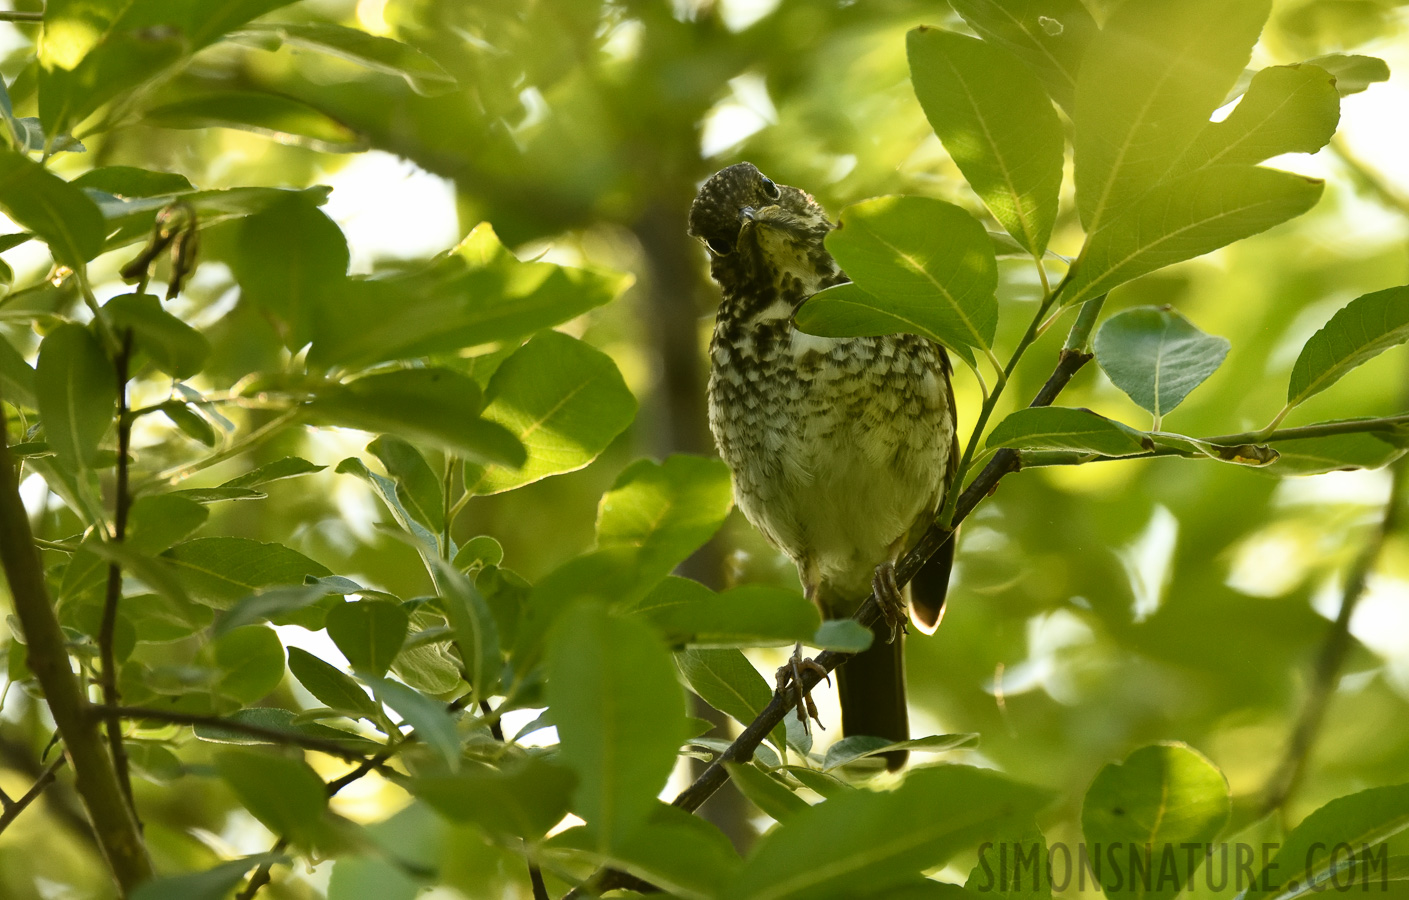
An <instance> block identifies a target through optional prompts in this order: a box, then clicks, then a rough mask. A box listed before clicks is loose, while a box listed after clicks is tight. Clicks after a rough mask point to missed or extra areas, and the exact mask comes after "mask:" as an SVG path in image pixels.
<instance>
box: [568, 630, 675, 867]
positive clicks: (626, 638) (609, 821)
mask: <svg viewBox="0 0 1409 900" xmlns="http://www.w3.org/2000/svg"><path fill="white" fill-rule="evenodd" d="M547 692H548V705H549V706H550V707H551V708H552V710H553V716H554V719H555V721H556V722H557V726H558V737H559V740H560V741H561V748H562V749H561V758H562V761H563V763H564V764H565V765H567V766H568V768H570V769H572V770H573V771H574V772H575V773H576V774H577V777H578V785H577V791H576V792H575V794H574V799H573V811H574V812H576V813H577V814H578V815H579V816H581V817H582V818H583V819H584V820H586V821H587V823H588V825H589V826H590V827H591V828H592V829H593V833H594V836H595V840H596V843H597V847H598V848H599V849H601V850H603V851H605V850H606V849H607V848H610V847H613V846H619V845H621V844H623V843H625V841H626V840H627V839H628V838H629V837H630V835H631V833H632V832H633V831H634V830H635V829H636V828H637V827H639V826H640V825H641V824H642V823H644V821H645V820H646V818H647V817H648V816H649V815H650V813H651V810H652V809H653V808H654V806H655V803H656V794H657V793H658V792H659V791H660V789H661V788H662V787H663V786H664V785H665V780H666V778H667V776H669V774H670V770H671V768H672V767H673V766H674V765H675V753H676V750H677V748H678V747H679V745H680V741H681V740H682V739H683V737H684V735H685V696H684V691H682V690H681V688H680V683H679V682H678V681H676V680H675V671H674V667H673V666H672V665H671V664H670V654H669V652H668V651H667V650H666V649H665V645H664V644H663V643H662V642H661V640H660V638H658V637H657V636H656V635H655V633H654V632H653V631H652V630H651V629H650V628H649V627H648V626H646V625H644V624H642V623H640V622H637V621H634V620H631V619H627V618H620V617H617V616H614V615H612V614H610V613H609V612H608V611H607V609H606V607H604V606H602V605H600V604H596V603H591V602H581V603H577V604H575V605H574V606H573V607H572V608H570V609H569V610H567V611H566V612H565V613H563V615H562V616H561V617H560V618H559V620H558V622H557V623H556V625H555V626H554V628H553V632H552V634H551V636H550V639H549V647H548V687H547Z"/></svg>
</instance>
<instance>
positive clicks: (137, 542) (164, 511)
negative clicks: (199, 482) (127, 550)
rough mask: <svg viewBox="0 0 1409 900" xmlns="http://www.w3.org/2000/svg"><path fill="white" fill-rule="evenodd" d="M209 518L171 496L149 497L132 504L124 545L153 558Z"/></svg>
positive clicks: (190, 503) (202, 510)
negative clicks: (152, 555) (125, 543)
mask: <svg viewBox="0 0 1409 900" xmlns="http://www.w3.org/2000/svg"><path fill="white" fill-rule="evenodd" d="M208 518H210V510H209V509H206V508H205V507H204V506H201V505H200V504H199V503H195V502H193V501H191V500H188V499H186V498H185V497H180V496H177V495H175V494H149V495H146V496H142V497H138V498H137V499H136V500H134V501H132V507H131V509H129V510H128V513H127V535H126V537H125V538H124V540H126V542H127V543H128V544H129V545H130V546H131V547H132V548H133V549H134V550H137V551H138V552H140V553H149V554H156V553H161V552H162V551H163V550H166V549H168V548H169V547H171V545H172V544H175V543H176V542H177V541H179V540H182V539H183V538H186V537H189V536H190V535H191V533H192V532H194V531H195V530H196V529H197V528H200V527H201V526H202V525H204V524H205V522H206V519H208Z"/></svg>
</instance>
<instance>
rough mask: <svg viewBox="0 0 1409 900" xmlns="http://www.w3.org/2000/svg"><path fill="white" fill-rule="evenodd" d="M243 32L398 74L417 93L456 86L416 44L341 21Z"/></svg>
mask: <svg viewBox="0 0 1409 900" xmlns="http://www.w3.org/2000/svg"><path fill="white" fill-rule="evenodd" d="M240 34H241V35H249V36H250V37H253V38H256V39H259V40H261V41H264V40H269V39H270V38H273V39H274V40H276V41H281V42H283V43H285V44H289V45H291V46H294V47H298V48H301V49H308V50H317V51H320V52H323V53H329V54H331V55H333V56H337V57H341V58H342V59H346V60H348V61H349V62H354V63H357V64H358V65H360V66H364V67H366V68H368V69H372V70H373V71H377V72H385V73H386V74H388V75H397V76H400V77H401V78H404V79H405V80H406V83H407V84H408V85H410V86H411V89H412V90H414V91H415V92H416V93H418V94H423V95H425V96H428V97H429V96H434V95H436V94H443V93H445V92H446V91H452V90H454V89H455V86H456V85H455V79H454V78H453V77H452V76H451V75H450V74H449V73H448V72H446V71H445V70H444V69H442V68H441V67H440V65H439V64H438V63H436V61H435V60H433V59H431V58H430V57H429V56H427V55H425V54H424V53H422V52H421V51H419V50H417V49H416V48H415V47H411V46H409V45H407V44H403V43H401V42H400V41H394V40H392V39H391V38H386V37H379V36H377V35H372V34H368V33H367V32H365V31H358V30H357V29H355V28H344V27H342V26H340V25H300V24H293V23H287V22H280V23H277V24H267V25H266V24H259V25H254V26H252V27H251V28H248V29H246V30H245V31H244V32H241V33H240Z"/></svg>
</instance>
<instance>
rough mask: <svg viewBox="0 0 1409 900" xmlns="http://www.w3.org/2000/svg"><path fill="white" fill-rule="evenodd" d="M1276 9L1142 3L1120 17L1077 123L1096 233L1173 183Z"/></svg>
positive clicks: (1080, 186) (1079, 103) (1081, 193)
mask: <svg viewBox="0 0 1409 900" xmlns="http://www.w3.org/2000/svg"><path fill="white" fill-rule="evenodd" d="M1270 8H1271V0H1245V2H1241V3H1237V4H1232V5H1230V4H1227V3H1224V2H1223V0H1141V2H1139V3H1125V4H1122V5H1121V6H1119V7H1117V8H1116V10H1115V11H1114V12H1113V13H1112V14H1111V17H1110V18H1109V19H1108V20H1107V21H1106V23H1105V26H1104V27H1103V28H1102V29H1101V31H1100V33H1099V35H1098V36H1097V37H1096V38H1095V39H1094V40H1093V41H1092V42H1091V46H1090V48H1089V49H1088V51H1087V53H1086V56H1085V59H1084V60H1083V61H1082V64H1081V73H1080V75H1079V76H1078V84H1077V89H1076V112H1075V115H1074V117H1073V118H1074V121H1075V123H1076V138H1075V159H1076V200H1077V206H1078V207H1079V209H1080V211H1081V221H1082V224H1084V225H1085V226H1086V230H1087V232H1088V233H1094V232H1096V231H1097V230H1098V229H1100V228H1101V227H1102V226H1104V225H1105V224H1106V223H1107V222H1108V221H1110V220H1111V218H1112V217H1113V216H1115V215H1117V214H1118V213H1119V212H1120V211H1121V209H1122V208H1123V207H1126V206H1128V205H1130V204H1131V203H1132V202H1133V201H1134V200H1136V199H1138V198H1139V197H1140V196H1141V195H1142V194H1144V193H1145V192H1146V191H1147V190H1149V189H1150V188H1152V187H1154V185H1155V184H1156V183H1157V182H1159V181H1160V180H1161V179H1162V178H1164V176H1165V174H1166V173H1167V172H1168V171H1169V169H1170V166H1171V165H1172V164H1173V163H1174V161H1175V160H1176V159H1178V158H1179V156H1180V155H1181V154H1182V153H1183V152H1184V151H1185V150H1186V149H1187V148H1188V146H1189V144H1190V143H1192V142H1193V140H1194V138H1195V136H1196V135H1197V134H1198V133H1199V131H1200V130H1201V129H1202V128H1203V126H1204V124H1205V123H1206V122H1207V121H1208V117H1209V115H1210V114H1211V113H1212V112H1213V111H1214V109H1215V108H1217V107H1218V106H1219V105H1220V104H1221V103H1222V102H1223V98H1224V96H1225V95H1226V94H1227V93H1228V89H1229V88H1230V87H1232V85H1233V82H1234V81H1236V80H1237V78H1238V74H1239V73H1240V72H1242V70H1243V67H1244V66H1246V65H1247V62H1248V59H1249V57H1250V55H1251V52H1252V45H1253V44H1254V43H1255V42H1256V41H1257V36H1258V33H1259V32H1260V31H1261V30H1262V23H1263V22H1264V21H1266V19H1267V13H1268V10H1269V9H1270ZM1186 189H1187V188H1186ZM1225 243H1226V242H1225Z"/></svg>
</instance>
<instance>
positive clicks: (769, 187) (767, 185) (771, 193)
mask: <svg viewBox="0 0 1409 900" xmlns="http://www.w3.org/2000/svg"><path fill="white" fill-rule="evenodd" d="M762 184H763V195H764V196H765V197H767V198H768V199H769V200H777V199H778V198H779V197H781V196H783V192H782V191H780V190H778V186H777V185H776V184H774V183H773V180H772V179H771V178H767V177H765V178H764V179H763V182H762Z"/></svg>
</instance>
